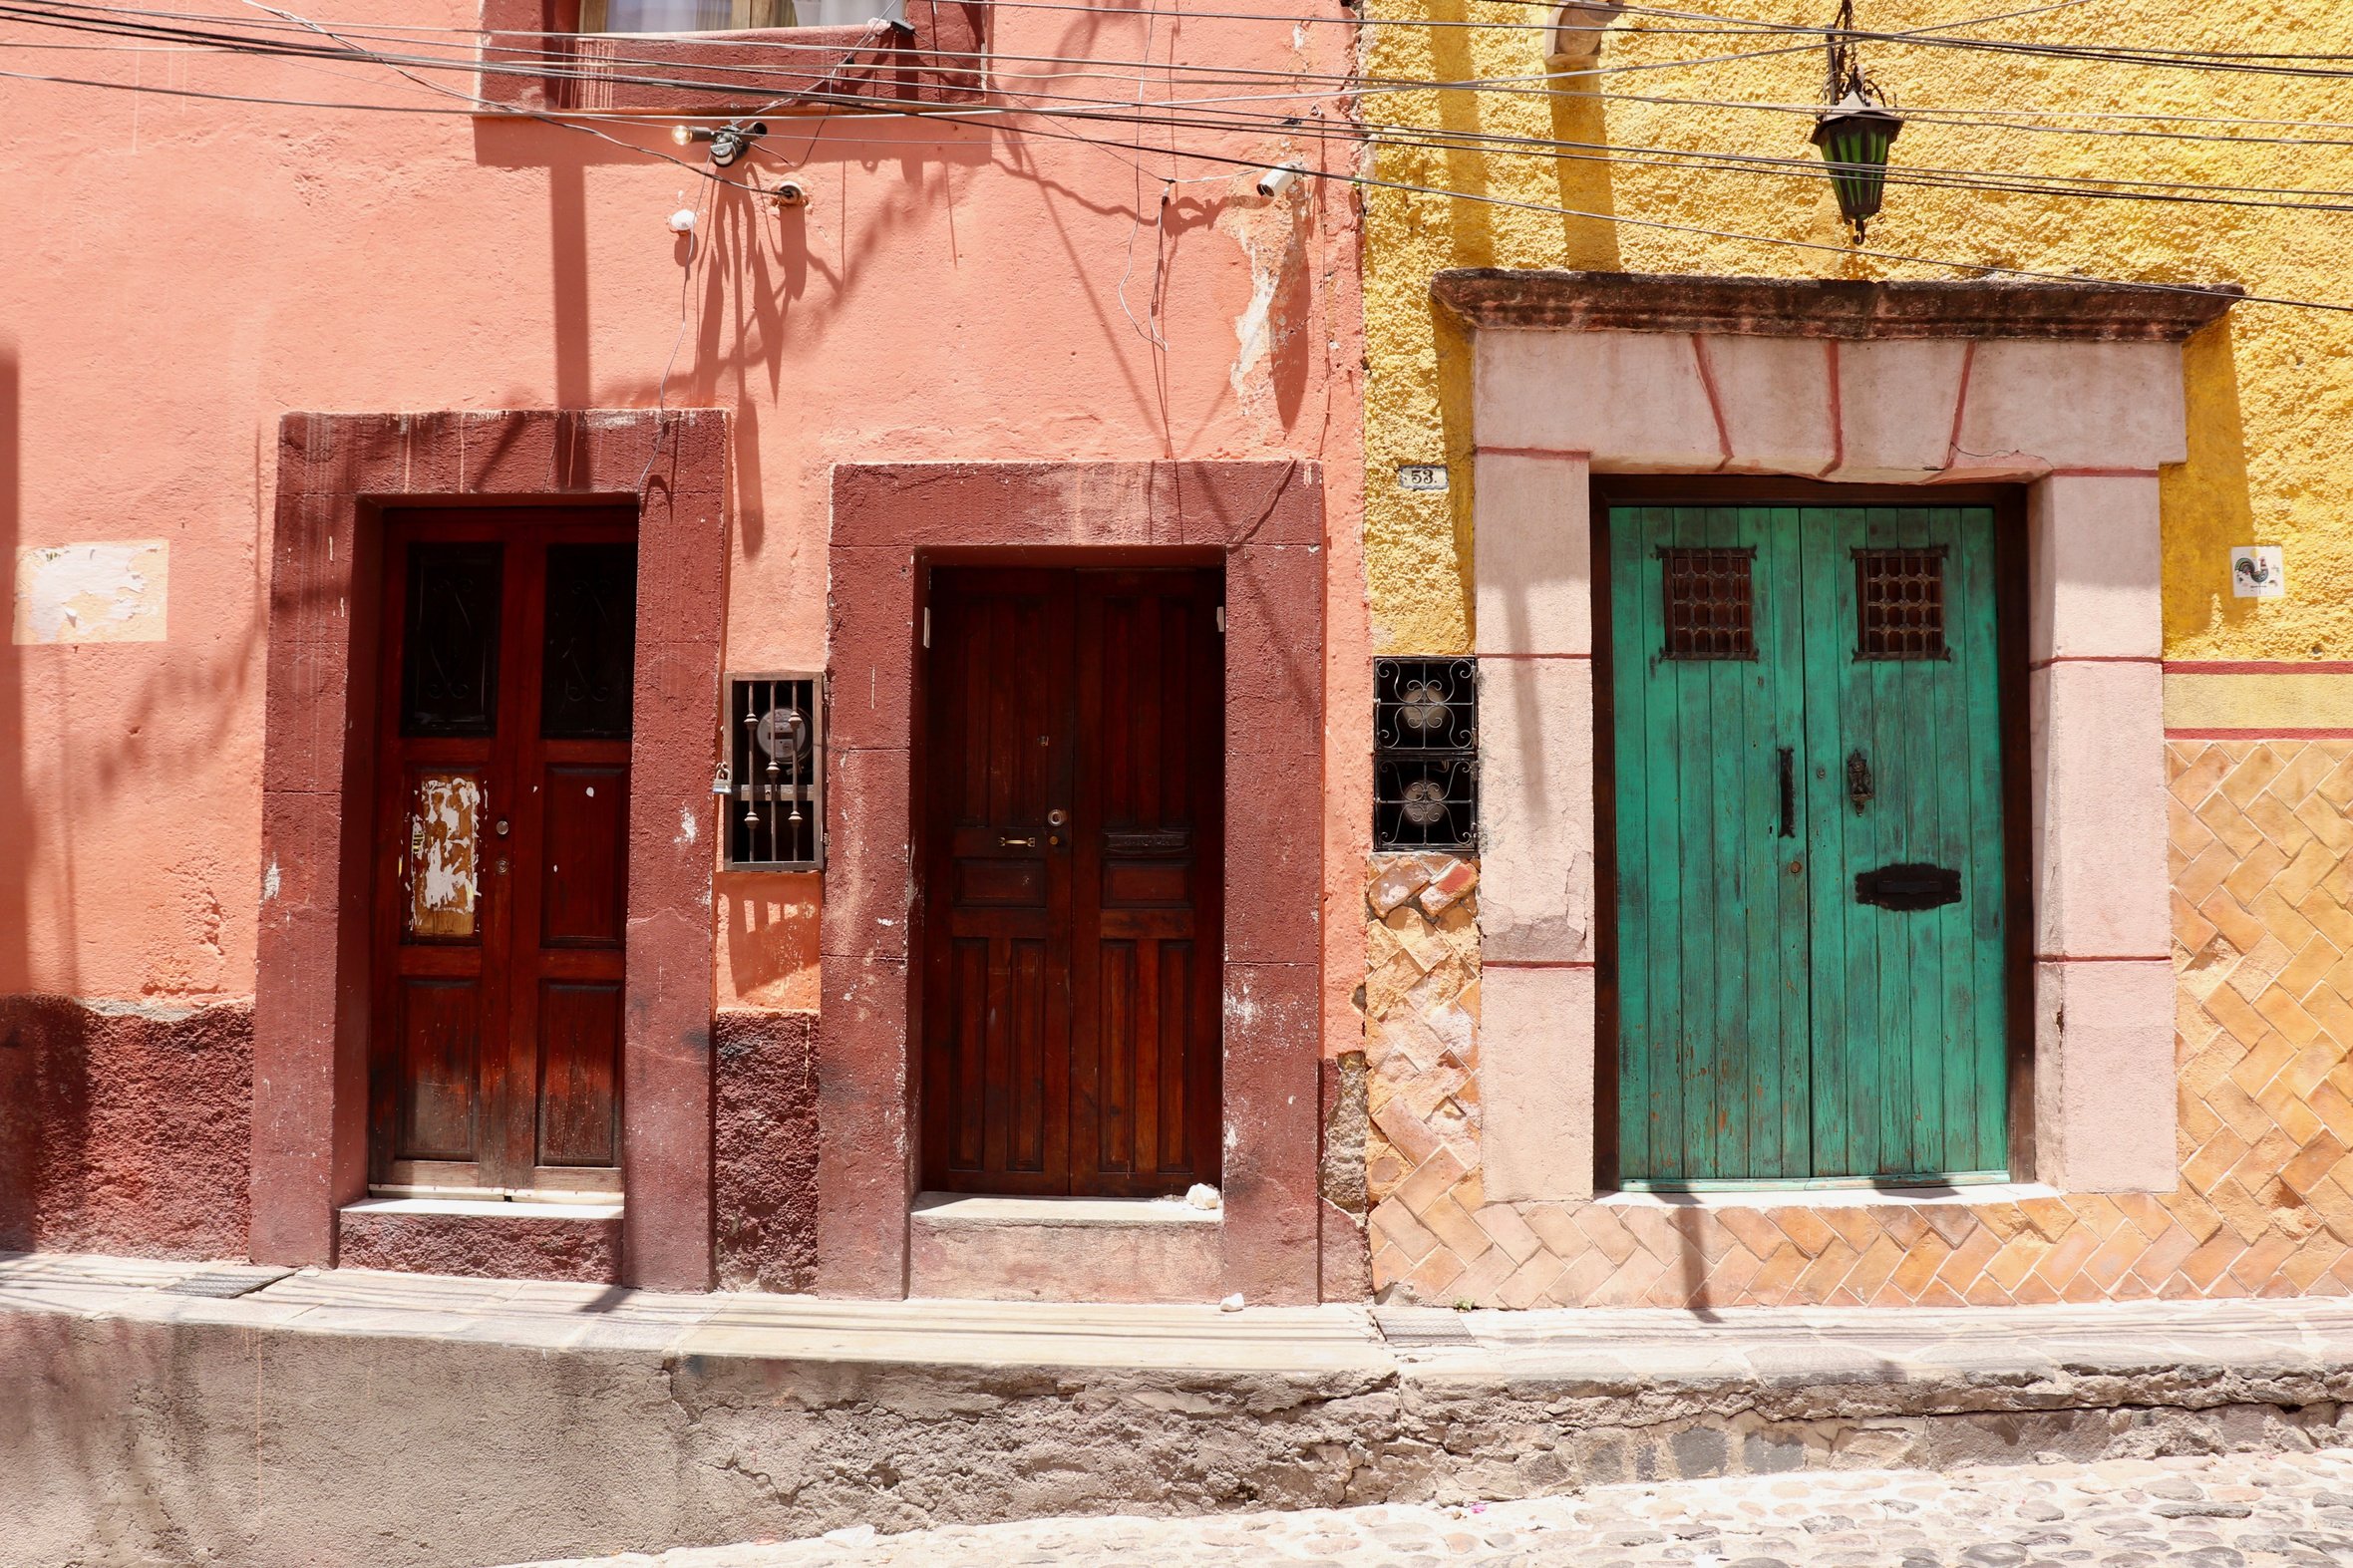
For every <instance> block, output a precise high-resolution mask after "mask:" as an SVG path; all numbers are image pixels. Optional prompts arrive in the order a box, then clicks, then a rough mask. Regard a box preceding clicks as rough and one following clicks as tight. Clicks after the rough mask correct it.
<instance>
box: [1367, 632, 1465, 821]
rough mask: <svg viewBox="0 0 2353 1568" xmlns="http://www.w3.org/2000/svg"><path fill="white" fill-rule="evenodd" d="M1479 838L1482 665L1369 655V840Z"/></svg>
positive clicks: (1453, 660) (1458, 660) (1463, 661)
mask: <svg viewBox="0 0 2353 1568" xmlns="http://www.w3.org/2000/svg"><path fill="white" fill-rule="evenodd" d="M1478 846H1479V666H1478V663H1477V662H1476V661H1475V660H1471V659H1376V660H1374V661H1373V848H1374V849H1375V850H1377V851H1379V850H1416V849H1448V850H1472V849H1476V848H1478Z"/></svg>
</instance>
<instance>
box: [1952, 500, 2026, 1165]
mask: <svg viewBox="0 0 2353 1568" xmlns="http://www.w3.org/2000/svg"><path fill="white" fill-rule="evenodd" d="M1994 526H1995V524H1994V519H1993V515H1992V513H1990V512H1987V511H1977V512H1973V513H1972V512H1964V513H1962V515H1961V516H1960V517H1959V518H1958V519H1957V521H1956V528H1957V531H1958V534H1959V539H1960V548H1959V549H1958V551H1957V554H1958V556H1959V560H1960V569H1959V570H1957V571H1955V572H1954V573H1953V577H1952V583H1953V587H1952V592H1953V594H1954V596H1955V597H1954V600H1953V602H1954V603H1955V604H1956V605H1958V606H1964V607H1965V613H1962V614H1959V615H1956V616H1954V617H1953V618H1952V619H1951V620H1950V622H1949V624H1950V625H1951V626H1952V628H1953V633H1952V639H1953V657H1954V659H1955V661H1956V662H1958V663H1961V664H1963V665H1964V666H1965V668H1966V669H1967V671H1968V680H1967V685H1966V690H1967V703H1966V706H1965V710H1964V714H1963V720H1962V722H1963V723H1964V724H1965V725H1966V727H1967V732H1968V737H1969V740H1968V746H1969V754H1970V757H1971V759H1972V762H1971V766H1970V769H1969V795H1968V810H1969V823H1970V826H1969V850H1968V854H1969V858H1968V862H1967V864H1966V865H1965V866H1964V867H1963V870H1962V876H1963V879H1964V881H1963V885H1964V886H1965V887H1975V888H1980V889H1982V890H1983V892H1982V894H1981V895H1980V896H1974V897H1972V898H1970V899H1969V900H1968V903H1967V907H1968V910H1969V921H1968V926H1967V928H1966V951H1967V955H1968V958H1967V963H1968V972H1969V975H1970V985H1969V990H1968V992H1967V996H1966V1003H1967V1007H1968V1016H1969V1018H1970V1020H1971V1021H1972V1026H1973V1027H1972V1028H1971V1030H1970V1032H1969V1036H1968V1041H1967V1049H1966V1050H1962V1051H1955V1052H1954V1053H1952V1055H1951V1058H1950V1060H1949V1061H1948V1063H1947V1065H1946V1074H1947V1078H1946V1084H1947V1087H1946V1091H1945V1095H1946V1102H1947V1104H1948V1105H1951V1104H1957V1103H1966V1104H1967V1105H1968V1116H1967V1143H1966V1145H1965V1146H1963V1147H1959V1148H1956V1149H1955V1150H1954V1151H1953V1153H1952V1154H1951V1155H1950V1156H1949V1157H1950V1160H1951V1163H1950V1165H1949V1166H1948V1167H1947V1168H1949V1169H1954V1170H2006V1169H2008V1168H2009V1163H2010V1155H2009V1149H2010V1134H2009V1126H2010V1095H2009V1037H2010V1027H2011V1020H2010V1017H2009V985H2008V983H2007V981H2008V968H2009V962H2010V957H2009V947H2010V944H2009V940H2008V937H2009V932H2008V930H2007V923H2008V918H2009V905H2010V888H2009V883H2008V854H2007V844H2006V834H2005V832H2004V825H2003V807H2002V769H2001V749H2002V723H2001V667H2000V654H1999V648H2000V643H1999V639H1998V634H1997V612H1996V608H1995V602H1996V601H1995V597H1994V594H1995V587H1994V584H1995V571H1994V551H1995V540H1994Z"/></svg>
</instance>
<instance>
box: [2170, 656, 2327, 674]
mask: <svg viewBox="0 0 2353 1568" xmlns="http://www.w3.org/2000/svg"><path fill="white" fill-rule="evenodd" d="M2166 671H2167V673H2168V674H2171V675H2353V660H2348V659H2301V660H2288V659H2168V660H2167V661H2166Z"/></svg>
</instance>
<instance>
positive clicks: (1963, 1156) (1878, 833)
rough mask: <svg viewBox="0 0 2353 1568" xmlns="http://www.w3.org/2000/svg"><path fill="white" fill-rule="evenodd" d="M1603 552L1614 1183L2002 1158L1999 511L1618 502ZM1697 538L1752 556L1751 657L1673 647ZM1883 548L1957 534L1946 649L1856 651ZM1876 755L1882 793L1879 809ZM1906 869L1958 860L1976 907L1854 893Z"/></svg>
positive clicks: (1832, 1173)
mask: <svg viewBox="0 0 2353 1568" xmlns="http://www.w3.org/2000/svg"><path fill="white" fill-rule="evenodd" d="M1609 544H1610V548H1609V570H1610V592H1611V628H1612V630H1611V656H1612V661H1613V666H1614V672H1615V673H1614V679H1613V683H1612V697H1613V708H1614V738H1615V743H1616V779H1615V799H1616V812H1617V854H1618V877H1617V883H1618V894H1617V982H1618V1011H1619V1031H1618V1033H1619V1040H1618V1051H1619V1078H1618V1091H1619V1093H1618V1102H1619V1165H1620V1172H1621V1176H1622V1177H1623V1178H1624V1179H1627V1180H1631V1181H1642V1182H1647V1183H1650V1184H1663V1185H1673V1184H1678V1183H1710V1184H1713V1183H1720V1182H1726V1181H1730V1182H1741V1181H1753V1182H1776V1183H1778V1182H1793V1181H1804V1180H1809V1179H1819V1178H1825V1177H1870V1176H1882V1177H1909V1178H1932V1177H1936V1176H1942V1175H1960V1174H1963V1173H1978V1174H1982V1173H1985V1172H1990V1171H1999V1170H2000V1169H2001V1168H2002V1167H2003V1166H2004V1165H2005V1163H2006V1160H2007V1143H2006V1136H2005V1114H2004V1111H2005V1103H2006V1093H2005V1091H2006V1073H2005V1032H2006V1028H2007V1020H2006V993H2005V988H2004V985H2003V973H2004V972H2003V963H2004V959H2003V947H2004V941H2003V935H2004V933H2003V920H2004V911H2005V897H2004V887H2003V853H2002V803H2001V738H2000V725H1999V714H1998V693H1999V689H2000V683H1999V680H1998V675H1997V671H1996V667H1995V653H1994V588H1993V584H1994V564H1993V553H1994V539H1993V516H1992V513H1991V512H1990V511H1989V510H1986V509H1984V508H1966V507H1942V508H1930V507H1918V508H1884V507H1873V508H1860V507H1854V508H1820V507H1737V508H1736V507H1653V506H1632V507H1617V508H1613V509H1612V511H1611V514H1610V526H1609ZM1694 546H1697V547H1742V548H1752V549H1754V550H1755V552H1756V553H1755V557H1754V562H1753V566H1752V575H1751V582H1752V589H1753V602H1754V617H1755V628H1756V631H1755V641H1756V652H1757V657H1756V658H1755V659H1754V660H1730V659H1675V658H1667V657H1665V656H1664V644H1665V627H1664V604H1663V597H1664V595H1663V589H1664V570H1663V564H1662V561H1661V558H1660V551H1661V549H1662V548H1673V547H1694ZM1865 546H1868V547H1893V546H1906V547H1915V548H1917V547H1934V546H1942V547H1943V549H1944V550H1945V552H1946V553H1945V563H1944V595H1945V606H1946V610H1945V641H1946V645H1947V649H1948V654H1949V656H1948V657H1947V658H1944V659H1926V660H1892V659H1863V658H1859V657H1857V653H1858V640H1859V639H1858V622H1857V614H1858V608H1859V607H1858V605H1857V602H1856V578H1855V564H1854V551H1855V550H1856V549H1857V548H1860V547H1865ZM1783 748H1789V749H1790V750H1791V751H1792V753H1793V754H1794V757H1793V761H1794V764H1795V779H1794V784H1795V789H1794V805H1795V811H1794V818H1793V820H1792V822H1791V823H1790V824H1789V825H1790V826H1791V827H1792V828H1793V829H1794V832H1793V833H1792V835H1791V836H1786V837H1785V836H1783V835H1782V827H1783V825H1784V824H1783V821H1782V814H1781V768H1780V758H1781V752H1782V749H1783ZM1856 752H1859V753H1861V754H1862V755H1863V756H1864V757H1865V758H1866V760H1867V762H1868V765H1869V769H1870V773H1871V776H1872V781H1871V782H1872V787H1873V791H1874V792H1873V796H1872V798H1871V800H1870V801H1869V803H1868V804H1866V805H1864V806H1863V807H1862V808H1861V809H1859V810H1857V809H1856V808H1855V807H1854V806H1853V805H1852V804H1851V803H1850V802H1849V792H1848V777H1847V760H1848V757H1849V754H1851V753H1856ZM1901 863H1917V864H1929V865H1936V866H1947V867H1953V868H1955V869H1957V870H1958V871H1959V872H1960V876H1961V898H1960V901H1959V902H1958V903H1954V904H1947V905H1944V906H1942V907H1940V908H1935V909H1926V910H1904V911H1899V910H1890V909H1883V908H1878V907H1874V906H1871V905H1866V904H1863V903H1860V902H1858V901H1857V899H1856V893H1855V877H1856V875H1857V874H1858V873H1860V872H1864V871H1869V870H1872V869H1874V868H1876V867H1879V866H1883V865H1890V864H1901Z"/></svg>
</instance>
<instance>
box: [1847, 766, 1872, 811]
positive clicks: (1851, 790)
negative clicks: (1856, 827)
mask: <svg viewBox="0 0 2353 1568" xmlns="http://www.w3.org/2000/svg"><path fill="white" fill-rule="evenodd" d="M1847 798H1848V799H1849V800H1850V801H1852V802H1853V804H1854V810H1855V814H1856V815H1860V814H1861V813H1862V808H1863V807H1864V806H1866V805H1868V804H1870V803H1871V765H1870V759H1869V758H1867V757H1865V756H1863V755H1862V753H1860V752H1849V753H1848V754H1847Z"/></svg>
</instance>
